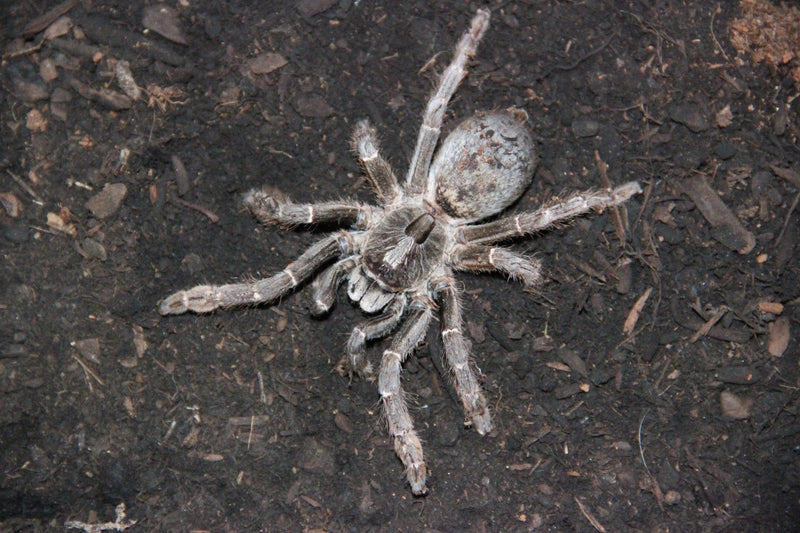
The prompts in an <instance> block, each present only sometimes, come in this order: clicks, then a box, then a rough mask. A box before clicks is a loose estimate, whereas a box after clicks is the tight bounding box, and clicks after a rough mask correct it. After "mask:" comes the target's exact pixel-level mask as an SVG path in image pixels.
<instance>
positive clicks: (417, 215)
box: [362, 205, 446, 292]
mask: <svg viewBox="0 0 800 533" xmlns="http://www.w3.org/2000/svg"><path fill="white" fill-rule="evenodd" d="M445 242H446V233H445V230H444V228H443V227H442V224H441V223H440V222H439V221H438V220H436V219H435V218H434V217H432V216H431V215H430V214H429V213H428V212H427V211H426V210H425V209H424V208H423V207H421V206H416V205H413V206H408V205H406V206H403V207H399V208H397V209H395V210H394V211H390V212H389V213H387V214H386V217H385V218H384V219H383V220H382V221H381V223H380V224H379V225H378V226H376V227H375V228H374V229H372V230H371V231H370V233H369V238H368V240H367V242H366V243H365V245H364V249H363V251H362V261H363V265H364V268H365V270H366V272H367V273H368V274H369V276H370V277H372V278H373V279H375V280H376V281H377V282H378V283H379V284H380V285H381V286H382V287H383V288H384V289H385V290H388V291H391V292H400V291H404V290H407V289H411V288H414V287H417V286H419V284H420V283H422V282H424V281H425V280H427V279H428V277H430V274H431V272H432V271H433V270H434V269H435V268H436V267H437V266H439V265H440V264H441V261H442V256H443V254H444V247H445Z"/></svg>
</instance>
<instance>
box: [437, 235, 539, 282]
mask: <svg viewBox="0 0 800 533" xmlns="http://www.w3.org/2000/svg"><path fill="white" fill-rule="evenodd" d="M450 261H451V263H452V266H453V268H454V269H455V270H470V271H472V272H492V271H495V270H497V271H500V272H502V273H504V274H506V275H508V276H509V277H511V279H518V280H520V281H522V283H523V284H524V285H525V288H526V289H533V288H534V287H536V286H537V285H539V283H540V282H541V281H542V265H541V264H540V263H539V261H537V260H535V259H533V258H531V257H527V256H525V255H522V254H518V253H517V252H514V251H512V250H509V249H508V248H502V247H500V246H479V245H469V244H468V245H457V246H456V247H455V249H454V250H453V252H452V254H451V256H450Z"/></svg>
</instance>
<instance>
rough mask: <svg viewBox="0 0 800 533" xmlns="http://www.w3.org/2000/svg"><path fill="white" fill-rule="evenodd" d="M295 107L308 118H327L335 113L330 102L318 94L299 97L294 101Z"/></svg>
mask: <svg viewBox="0 0 800 533" xmlns="http://www.w3.org/2000/svg"><path fill="white" fill-rule="evenodd" d="M294 108H295V110H296V111H297V112H298V113H299V114H300V115H301V116H304V117H306V118H325V117H327V116H330V115H332V114H333V113H334V110H333V108H332V107H331V106H330V105H328V102H326V101H325V99H324V98H322V97H321V96H319V95H316V94H312V95H308V96H300V97H298V98H297V99H296V100H295V101H294Z"/></svg>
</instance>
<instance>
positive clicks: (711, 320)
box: [689, 305, 730, 343]
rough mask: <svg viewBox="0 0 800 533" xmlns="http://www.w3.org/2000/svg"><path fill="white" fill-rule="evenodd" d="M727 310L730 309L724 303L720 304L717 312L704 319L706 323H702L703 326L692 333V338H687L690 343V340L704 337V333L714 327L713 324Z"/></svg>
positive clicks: (693, 340) (706, 333) (694, 340)
mask: <svg viewBox="0 0 800 533" xmlns="http://www.w3.org/2000/svg"><path fill="white" fill-rule="evenodd" d="M728 311H730V309H729V308H728V307H727V306H725V305H723V306H721V307H720V308H719V309H717V312H716V313H714V316H712V317H711V318H709V319H708V320H707V321H706V323H705V324H703V326H702V327H701V328H700V329H698V330H697V331H696V332H695V334H694V335H692V338H691V339H689V342H690V343H692V342H696V341H697V339H699V338H700V337H705V336H706V335H708V332H709V331H711V328H713V327H714V324H716V323H717V322H719V320H720V319H721V318H722V317H723V316H725V313H727V312H728Z"/></svg>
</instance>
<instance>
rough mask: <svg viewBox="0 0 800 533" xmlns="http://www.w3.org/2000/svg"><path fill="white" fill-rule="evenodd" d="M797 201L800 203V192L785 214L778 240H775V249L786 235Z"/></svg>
mask: <svg viewBox="0 0 800 533" xmlns="http://www.w3.org/2000/svg"><path fill="white" fill-rule="evenodd" d="M798 201H800V192H798V193H797V194H796V195H795V197H794V201H793V202H792V205H791V207H789V211H788V212H787V213H786V219H785V220H784V221H783V227H782V228H781V232H780V233H779V234H778V238H777V239H775V248H777V247H778V246H779V245H780V244H781V241H783V235H784V233H786V228H787V227H788V226H789V220H791V218H792V213H794V210H795V208H797V202H798Z"/></svg>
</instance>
